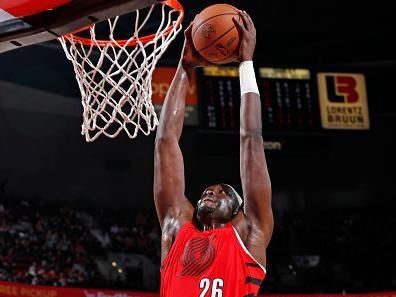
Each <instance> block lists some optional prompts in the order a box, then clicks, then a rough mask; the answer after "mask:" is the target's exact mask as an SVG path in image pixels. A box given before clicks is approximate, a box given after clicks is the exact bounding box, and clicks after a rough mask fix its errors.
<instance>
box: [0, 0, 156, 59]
mask: <svg viewBox="0 0 396 297" xmlns="http://www.w3.org/2000/svg"><path fill="white" fill-rule="evenodd" d="M159 2H160V1H158V0H0V53H2V52H6V51H9V50H13V49H16V48H20V47H23V46H26V45H32V44H36V43H41V42H45V41H49V40H53V39H56V38H58V37H60V36H63V35H64V34H67V33H71V32H74V31H76V30H78V29H80V28H83V27H85V26H88V25H91V24H93V23H96V22H100V21H104V20H106V19H109V18H113V17H115V16H117V15H123V14H126V13H128V12H132V11H135V10H137V9H141V8H144V7H147V6H150V5H151V4H156V3H159Z"/></svg>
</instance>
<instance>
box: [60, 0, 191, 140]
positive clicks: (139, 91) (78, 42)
mask: <svg viewBox="0 0 396 297" xmlns="http://www.w3.org/2000/svg"><path fill="white" fill-rule="evenodd" d="M154 12H155V13H157V14H158V15H160V16H161V17H160V18H161V21H160V22H159V25H158V29H156V33H154V34H147V33H146V32H144V30H147V26H146V24H147V23H148V20H149V19H150V17H152V16H153V15H154ZM183 16H184V11H183V7H182V5H181V4H180V3H179V2H178V1H177V0H167V1H162V2H160V4H154V5H152V6H150V7H148V8H145V9H141V10H136V11H135V12H134V13H132V14H131V15H128V16H126V17H128V19H129V20H130V19H132V21H128V23H129V24H130V26H131V28H130V29H131V33H130V34H131V35H132V36H131V37H129V38H126V39H125V38H124V39H121V38H116V37H115V35H116V34H117V33H119V32H117V26H118V27H120V26H119V23H120V17H119V16H117V17H115V18H114V19H109V20H108V21H107V23H108V28H106V30H107V32H106V36H107V35H108V36H109V37H108V40H103V39H98V38H97V37H96V36H97V29H98V28H97V25H95V24H94V25H92V26H90V27H85V28H83V29H81V30H79V31H77V32H73V33H71V34H67V35H64V36H62V37H60V38H59V41H60V42H61V44H62V47H63V49H64V51H65V53H66V57H67V59H68V60H70V61H71V62H72V63H73V67H74V71H75V73H76V79H77V82H78V86H79V88H80V92H81V98H82V105H83V124H82V130H81V134H82V135H84V136H85V139H86V141H87V142H92V141H94V140H96V139H97V138H98V137H99V136H100V135H102V134H104V135H106V136H107V137H110V138H115V137H117V135H118V134H119V133H120V132H121V131H123V130H124V131H125V132H126V133H127V135H128V137H129V138H135V137H136V136H137V134H138V132H139V130H140V131H141V132H142V133H143V134H145V135H149V134H150V133H151V131H153V130H154V129H155V128H156V126H157V125H158V118H157V115H156V113H155V110H154V106H153V104H152V102H151V95H152V89H151V79H152V75H153V71H154V69H155V66H156V64H157V62H158V60H159V59H160V58H161V56H162V55H163V53H164V52H165V50H166V49H167V48H168V46H169V45H170V43H171V42H172V41H173V40H174V39H175V37H176V35H177V34H178V33H179V32H180V31H181V29H182V25H181V22H182V20H183ZM153 24H154V23H153V22H151V23H150V25H153ZM149 29H150V28H149ZM151 30H152V29H151ZM119 31H120V30H119ZM121 31H123V30H121ZM153 31H154V30H152V31H151V32H153ZM88 33H89V36H90V37H84V36H83V35H84V34H85V35H87V34H88ZM102 34H103V33H102Z"/></svg>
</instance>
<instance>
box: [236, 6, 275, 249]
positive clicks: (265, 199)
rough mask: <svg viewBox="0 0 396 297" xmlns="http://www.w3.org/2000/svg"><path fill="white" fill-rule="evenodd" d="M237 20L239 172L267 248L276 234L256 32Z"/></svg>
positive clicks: (250, 24) (247, 209) (251, 214)
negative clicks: (256, 69)
mask: <svg viewBox="0 0 396 297" xmlns="http://www.w3.org/2000/svg"><path fill="white" fill-rule="evenodd" d="M240 16H241V18H242V21H237V20H235V19H234V23H235V25H236V26H237V27H238V30H239V32H240V34H241V43H240V50H239V61H240V66H239V72H240V84H241V116H240V170H241V181H242V189H243V195H244V198H245V202H244V203H245V205H244V211H245V215H246V216H247V217H248V219H249V220H250V221H251V222H252V224H253V227H254V228H253V229H255V230H257V232H258V234H257V237H260V238H262V240H263V243H264V245H265V246H267V245H268V243H269V241H270V239H271V235H272V230H273V215H272V208H271V181H270V177H269V173H268V169H267V162H266V159H265V155H264V145H263V138H262V119H261V102H260V95H259V91H258V87H257V82H256V77H255V73H254V69H253V53H254V49H255V46H256V29H255V26H254V24H253V21H252V19H251V18H250V16H249V15H248V14H247V13H246V12H244V11H241V12H240Z"/></svg>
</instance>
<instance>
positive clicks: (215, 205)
mask: <svg viewBox="0 0 396 297" xmlns="http://www.w3.org/2000/svg"><path fill="white" fill-rule="evenodd" d="M232 207H233V198H232V197H231V196H229V195H228V194H227V193H226V191H225V190H224V189H223V187H222V186H221V185H213V186H210V187H208V188H206V189H205V190H204V191H203V193H202V195H201V199H200V200H199V201H198V203H197V215H198V219H199V220H201V219H204V217H207V218H210V220H215V221H217V222H219V223H225V222H229V221H230V220H231V219H232ZM207 218H206V219H207ZM206 219H205V220H206Z"/></svg>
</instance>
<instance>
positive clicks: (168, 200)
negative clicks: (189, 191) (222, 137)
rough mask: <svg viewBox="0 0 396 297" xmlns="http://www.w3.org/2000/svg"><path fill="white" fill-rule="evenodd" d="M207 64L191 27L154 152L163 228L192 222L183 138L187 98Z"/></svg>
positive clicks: (157, 204) (157, 195) (155, 175)
mask: <svg viewBox="0 0 396 297" xmlns="http://www.w3.org/2000/svg"><path fill="white" fill-rule="evenodd" d="M203 65H205V62H204V61H203V60H202V58H200V57H199V55H198V53H196V52H195V50H194V48H193V46H192V40H191V25H190V26H189V27H188V28H187V29H186V31H185V43H184V48H183V52H182V56H181V59H180V62H179V65H178V68H177V71H176V74H175V76H174V78H173V81H172V83H171V85H170V88H169V90H168V93H167V95H166V97H165V102H164V105H163V107H162V111H161V115H160V123H159V127H158V130H157V135H156V140H155V152H154V189H153V190H154V200H155V206H156V210H157V215H158V218H159V221H160V225H161V227H164V222H165V220H167V219H169V220H172V221H175V220H176V221H178V222H179V223H181V222H182V221H184V220H189V219H191V218H192V215H193V211H194V209H193V207H192V205H191V203H190V202H189V201H188V200H187V199H186V197H185V194H184V190H185V181H184V163H183V156H182V153H181V150H180V147H179V139H180V136H181V133H182V129H183V122H184V109H185V98H186V94H187V91H188V88H189V86H190V80H191V76H192V73H193V71H194V69H195V67H198V66H203Z"/></svg>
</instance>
